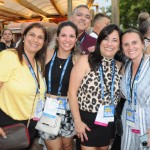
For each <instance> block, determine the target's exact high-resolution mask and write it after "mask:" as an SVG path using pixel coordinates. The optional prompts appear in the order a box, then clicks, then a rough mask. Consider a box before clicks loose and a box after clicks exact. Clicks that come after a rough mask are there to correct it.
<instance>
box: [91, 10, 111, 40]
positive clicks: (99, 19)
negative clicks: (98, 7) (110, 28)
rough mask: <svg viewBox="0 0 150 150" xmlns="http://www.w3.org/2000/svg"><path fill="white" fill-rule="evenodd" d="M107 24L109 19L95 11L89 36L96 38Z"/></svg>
mask: <svg viewBox="0 0 150 150" xmlns="http://www.w3.org/2000/svg"><path fill="white" fill-rule="evenodd" d="M109 24H110V19H109V17H108V16H107V15H106V14H103V13H97V14H96V15H95V16H94V19H93V25H94V26H93V31H92V32H91V33H90V36H92V37H94V38H96V39H97V38H98V35H99V33H100V32H101V30H102V29H103V28H104V27H105V26H107V25H109Z"/></svg>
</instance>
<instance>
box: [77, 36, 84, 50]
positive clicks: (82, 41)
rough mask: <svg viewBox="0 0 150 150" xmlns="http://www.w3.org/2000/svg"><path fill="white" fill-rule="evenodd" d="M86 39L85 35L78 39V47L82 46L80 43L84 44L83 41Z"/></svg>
mask: <svg viewBox="0 0 150 150" xmlns="http://www.w3.org/2000/svg"><path fill="white" fill-rule="evenodd" d="M84 39H85V35H84V36H83V37H82V39H81V41H78V46H77V47H78V48H79V47H80V45H81V44H82V42H83V41H84Z"/></svg>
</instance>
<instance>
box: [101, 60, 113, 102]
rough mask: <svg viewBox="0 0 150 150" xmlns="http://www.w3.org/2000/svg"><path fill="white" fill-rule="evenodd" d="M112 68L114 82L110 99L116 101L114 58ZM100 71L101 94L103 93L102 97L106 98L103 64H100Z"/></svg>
mask: <svg viewBox="0 0 150 150" xmlns="http://www.w3.org/2000/svg"><path fill="white" fill-rule="evenodd" d="M111 68H112V73H111V75H112V83H111V90H110V91H111V93H110V99H111V103H113V102H114V82H115V61H114V60H113V62H112V63H111ZM99 72H100V80H101V84H100V88H101V95H102V99H103V100H104V77H103V69H102V65H100V67H99Z"/></svg>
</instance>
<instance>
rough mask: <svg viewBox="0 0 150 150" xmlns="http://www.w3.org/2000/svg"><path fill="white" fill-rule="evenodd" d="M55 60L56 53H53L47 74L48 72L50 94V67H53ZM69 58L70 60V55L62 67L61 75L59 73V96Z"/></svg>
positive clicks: (49, 90) (49, 91)
mask: <svg viewBox="0 0 150 150" xmlns="http://www.w3.org/2000/svg"><path fill="white" fill-rule="evenodd" d="M55 58H56V52H55V53H54V55H53V57H52V60H51V63H50V67H49V72H48V93H51V88H52V87H51V76H52V75H51V74H52V67H53V64H54V60H55ZM70 58H71V54H70V55H69V56H68V58H67V61H66V62H65V65H64V67H63V70H62V73H61V77H60V82H59V87H58V93H57V94H58V95H59V96H60V95H61V88H62V80H63V77H64V74H65V72H66V68H67V66H68V63H69V60H70Z"/></svg>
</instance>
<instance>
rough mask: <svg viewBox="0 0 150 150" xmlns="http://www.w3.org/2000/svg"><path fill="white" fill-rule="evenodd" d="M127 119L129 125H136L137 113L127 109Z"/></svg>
mask: <svg viewBox="0 0 150 150" xmlns="http://www.w3.org/2000/svg"><path fill="white" fill-rule="evenodd" d="M126 121H127V125H128V126H131V127H134V125H135V113H134V111H133V110H130V109H127V110H126Z"/></svg>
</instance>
